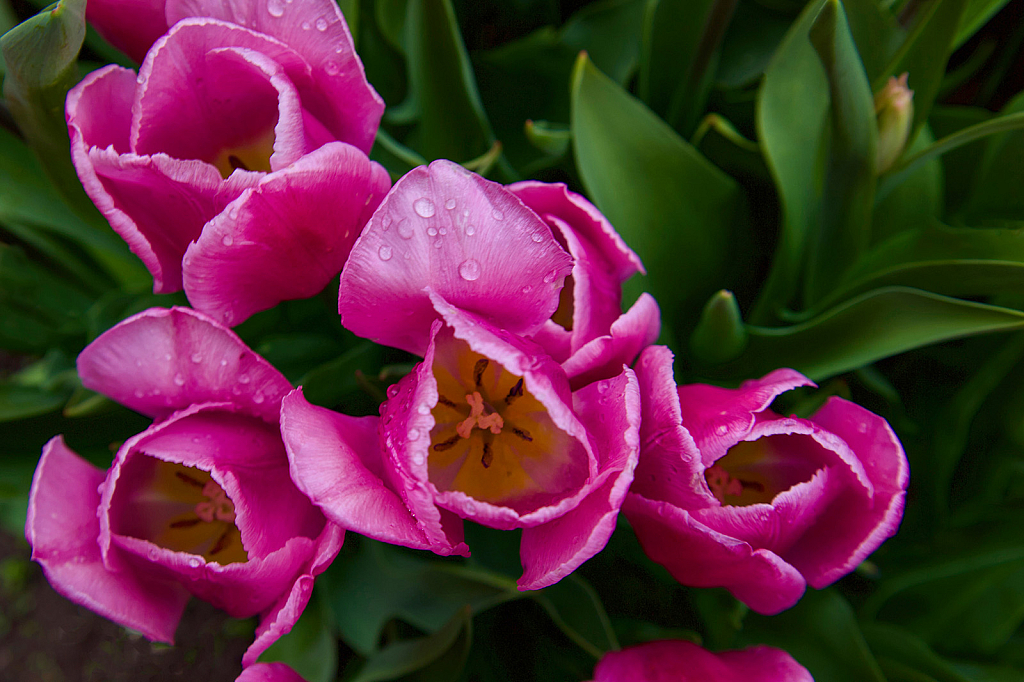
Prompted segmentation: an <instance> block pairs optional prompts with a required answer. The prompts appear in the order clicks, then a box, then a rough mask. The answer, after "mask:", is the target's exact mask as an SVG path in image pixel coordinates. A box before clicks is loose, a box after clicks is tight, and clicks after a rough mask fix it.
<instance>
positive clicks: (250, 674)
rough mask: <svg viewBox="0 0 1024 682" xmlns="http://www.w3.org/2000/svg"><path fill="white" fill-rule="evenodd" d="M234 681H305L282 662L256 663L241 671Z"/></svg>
mask: <svg viewBox="0 0 1024 682" xmlns="http://www.w3.org/2000/svg"><path fill="white" fill-rule="evenodd" d="M235 682H306V680H305V679H303V678H302V676H301V675H299V674H298V673H297V672H295V671H294V670H292V669H291V668H290V667H288V666H287V665H285V664H284V663H257V664H255V665H251V666H249V667H248V668H246V669H245V670H243V671H242V674H241V675H239V676H238V678H237V679H235Z"/></svg>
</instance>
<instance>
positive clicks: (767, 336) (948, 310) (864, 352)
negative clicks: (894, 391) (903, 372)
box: [708, 287, 1024, 381]
mask: <svg viewBox="0 0 1024 682" xmlns="http://www.w3.org/2000/svg"><path fill="white" fill-rule="evenodd" d="M1017 329H1024V313H1022V312H1020V311H1018V310H1013V309H1011V308H1001V307H998V306H993V305H984V304H981V303H973V302H971V301H963V300H960V299H956V298H949V297H947V296H939V295H937V294H932V293H930V292H927V291H921V290H919V289H910V288H904V287H885V288H882V289H876V290H874V291H870V292H868V293H866V294H863V295H861V296H858V297H856V298H854V299H851V300H849V301H846V302H844V303H842V304H840V305H838V306H836V307H834V308H832V309H830V310H828V311H826V312H824V313H822V314H821V315H818V316H816V317H814V318H812V319H810V320H808V321H806V322H803V323H800V324H796V325H792V326H790V327H755V326H748V333H749V335H750V340H749V342H748V344H747V347H746V349H745V350H744V352H743V354H742V355H741V356H740V357H739V358H737V359H736V360H734V361H732V362H729V363H726V364H724V365H721V366H719V367H715V368H714V369H713V370H710V371H709V372H708V373H709V374H711V376H715V377H723V378H724V377H729V378H733V379H747V378H750V377H757V376H762V375H764V374H765V373H767V372H769V371H771V370H773V369H775V368H778V367H792V368H793V369H796V370H797V371H799V372H802V373H804V374H805V375H807V376H808V377H810V378H811V379H813V380H815V381H818V380H821V379H825V378H828V377H830V376H834V375H836V374H840V373H842V372H847V371H850V370H852V369H856V368H858V367H862V366H864V365H867V364H870V363H872V362H875V361H877V360H881V359H882V358H887V357H890V356H893V355H897V354H899V353H904V352H906V351H908V350H912V349H914V348H921V347H922V346H927V345H930V344H933V343H938V342H940V341H948V340H950V339H958V338H963V337H965V336H972V335H975V334H985V333H991V332H999V331H1011V330H1017Z"/></svg>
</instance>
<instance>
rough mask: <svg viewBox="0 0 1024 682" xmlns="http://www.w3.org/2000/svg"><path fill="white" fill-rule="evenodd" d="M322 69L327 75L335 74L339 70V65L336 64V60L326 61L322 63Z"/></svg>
mask: <svg viewBox="0 0 1024 682" xmlns="http://www.w3.org/2000/svg"><path fill="white" fill-rule="evenodd" d="M324 71H326V72H327V75H328V76H337V75H338V72H339V71H341V67H340V66H338V62H335V61H327V62H325V63H324Z"/></svg>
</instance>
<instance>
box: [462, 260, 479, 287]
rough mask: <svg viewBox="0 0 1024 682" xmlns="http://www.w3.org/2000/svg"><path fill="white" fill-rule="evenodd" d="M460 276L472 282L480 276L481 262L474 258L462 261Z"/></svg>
mask: <svg viewBox="0 0 1024 682" xmlns="http://www.w3.org/2000/svg"><path fill="white" fill-rule="evenodd" d="M459 276H460V277H462V279H464V280H466V281H467V282H472V281H474V280H476V279H479V277H480V263H479V262H478V261H476V260H474V259H472V258H470V259H469V260H465V261H463V262H462V265H460V266H459Z"/></svg>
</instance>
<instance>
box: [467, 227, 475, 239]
mask: <svg viewBox="0 0 1024 682" xmlns="http://www.w3.org/2000/svg"><path fill="white" fill-rule="evenodd" d="M474 234H476V228H475V227H473V226H472V225H466V236H467V237H472V236H473V235H474Z"/></svg>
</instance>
